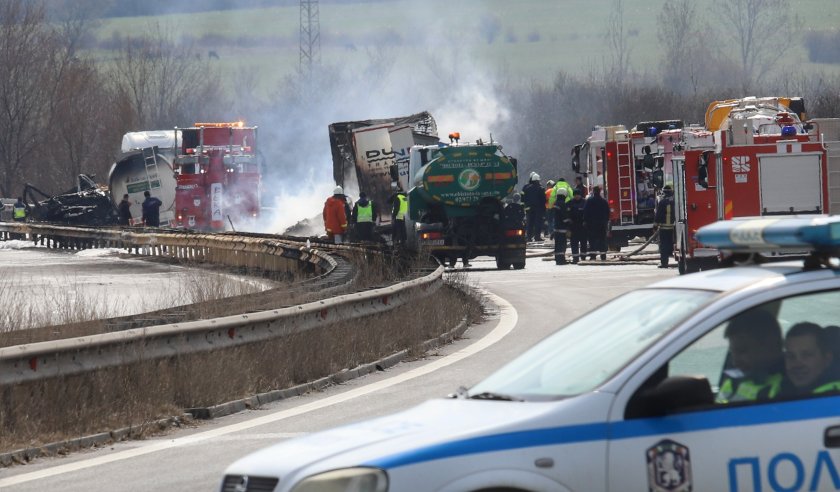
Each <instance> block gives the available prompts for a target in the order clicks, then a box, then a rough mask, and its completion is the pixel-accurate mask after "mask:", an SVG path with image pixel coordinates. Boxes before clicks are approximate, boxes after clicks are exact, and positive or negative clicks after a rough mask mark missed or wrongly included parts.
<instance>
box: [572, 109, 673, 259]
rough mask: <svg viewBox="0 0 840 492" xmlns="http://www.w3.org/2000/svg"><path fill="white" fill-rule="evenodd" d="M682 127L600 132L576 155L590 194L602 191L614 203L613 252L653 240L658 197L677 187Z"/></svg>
mask: <svg viewBox="0 0 840 492" xmlns="http://www.w3.org/2000/svg"><path fill="white" fill-rule="evenodd" d="M683 126H684V125H683V122H682V121H679V120H668V121H648V122H640V123H638V124H636V125H635V126H634V127H633V128H632V129H630V130H628V129H627V128H626V127H625V126H623V125H615V126H596V127H595V128H594V129H593V130H592V134H591V135H590V137H589V138H588V139H587V140H586V142H585V143H583V144H580V145H575V146H574V148H573V149H572V168H573V169H574V171H575V172H576V173H578V174H583V175H584V176H585V179H586V186H587V189H589V190H591V189H592V188H593V187H594V186H600V187H601V190H602V196H603V197H604V198H605V199H606V200H607V201H608V202H609V205H610V223H609V232H608V235H607V237H608V246H609V248H610V249H611V250H618V249H620V248H621V247H624V246H627V244H628V241H629V240H630V239H632V238H634V237H644V238H649V237H650V236H651V234H653V222H654V208H655V206H656V191H657V190H660V189H661V188H662V187H663V186H664V185H665V184H666V183H672V181H673V166H672V163H671V159H672V156H673V148H674V145H675V144H676V143H677V142H679V141H680V139H681V134H682V130H683Z"/></svg>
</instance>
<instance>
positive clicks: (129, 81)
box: [111, 24, 229, 128]
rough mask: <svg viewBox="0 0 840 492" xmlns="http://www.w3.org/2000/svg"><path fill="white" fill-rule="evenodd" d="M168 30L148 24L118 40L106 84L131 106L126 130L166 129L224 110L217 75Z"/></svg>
mask: <svg viewBox="0 0 840 492" xmlns="http://www.w3.org/2000/svg"><path fill="white" fill-rule="evenodd" d="M173 32H174V29H173V30H168V29H166V28H164V27H162V26H161V25H160V24H152V25H150V26H149V29H148V31H147V33H146V36H145V37H143V38H140V39H133V38H126V39H124V40H123V46H122V49H121V50H120V54H119V58H118V59H117V61H116V62H115V64H114V67H113V69H112V71H111V81H112V83H113V90H114V91H115V92H116V93H119V94H121V95H123V96H124V97H127V98H128V100H129V101H130V103H131V107H132V109H133V112H134V117H133V118H132V121H131V122H130V126H133V127H135V128H140V127H143V128H170V127H172V126H176V125H184V124H190V123H192V122H194V121H196V120H197V119H203V118H208V117H210V118H219V117H222V116H224V115H223V114H222V113H224V111H225V109H226V108H227V107H229V104H228V103H227V102H226V101H225V98H224V97H223V90H222V83H221V79H220V75H219V73H218V71H217V70H215V69H212V68H211V67H210V65H209V64H208V63H207V61H206V60H205V61H202V60H201V59H199V57H197V56H196V51H195V49H194V48H193V47H192V45H183V44H179V43H176V42H175V41H174V38H175V37H174V34H173Z"/></svg>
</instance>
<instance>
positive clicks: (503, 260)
mask: <svg viewBox="0 0 840 492" xmlns="http://www.w3.org/2000/svg"><path fill="white" fill-rule="evenodd" d="M496 268H498V269H499V270H510V261H509V260H508V259H507V257H505V255H498V256H496Z"/></svg>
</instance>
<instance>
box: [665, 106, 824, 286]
mask: <svg viewBox="0 0 840 492" xmlns="http://www.w3.org/2000/svg"><path fill="white" fill-rule="evenodd" d="M681 133H682V138H681V139H680V140H679V141H678V142H677V145H676V147H675V149H674V150H675V152H674V154H673V156H672V162H673V170H674V194H675V195H674V196H675V200H674V201H675V205H676V209H677V210H676V219H677V221H676V244H675V255H676V258H677V262H678V265H679V269H680V273H685V272H691V271H696V270H699V269H705V268H713V267H714V266H715V265H716V264H717V261H718V252H717V250H716V249H713V248H707V247H704V246H703V245H702V244H700V243H699V242H697V240H696V239H695V233H696V232H697V229H699V228H700V227H702V226H704V225H706V224H711V223H712V222H715V221H716V220H720V219H730V218H733V217H745V216H765V217H767V218H768V220H773V217H775V216H780V215H795V214H825V213H832V214H836V213H840V143H838V141H840V119H837V118H831V119H821V120H811V121H805V108H804V103H803V101H802V99H801V98H778V97H767V98H754V97H751V98H744V99H738V100H727V101H715V102H713V103H712V104H710V105H709V108H708V110H707V112H706V127H705V128H704V129H699V128H689V129H684V130H683V131H682V132H681Z"/></svg>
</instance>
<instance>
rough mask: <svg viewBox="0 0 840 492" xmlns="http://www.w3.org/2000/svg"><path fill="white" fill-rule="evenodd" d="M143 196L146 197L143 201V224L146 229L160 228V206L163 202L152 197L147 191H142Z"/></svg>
mask: <svg viewBox="0 0 840 492" xmlns="http://www.w3.org/2000/svg"><path fill="white" fill-rule="evenodd" d="M143 196H145V197H146V199H145V200H143V224H145V225H146V226H147V227H158V226H160V206H161V205H163V202H161V201H160V200H159V199H158V198H157V197H154V196H152V195H151V193H149V190H146V191H144V192H143Z"/></svg>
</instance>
